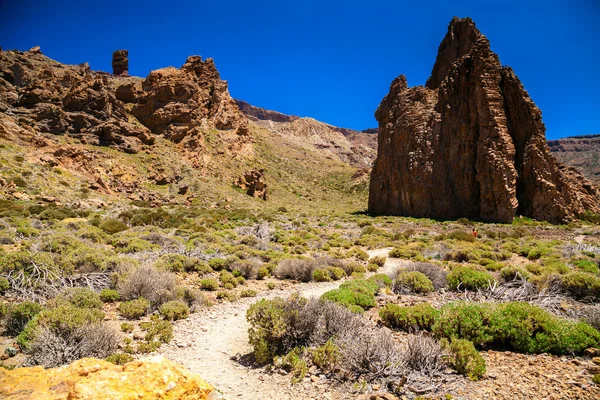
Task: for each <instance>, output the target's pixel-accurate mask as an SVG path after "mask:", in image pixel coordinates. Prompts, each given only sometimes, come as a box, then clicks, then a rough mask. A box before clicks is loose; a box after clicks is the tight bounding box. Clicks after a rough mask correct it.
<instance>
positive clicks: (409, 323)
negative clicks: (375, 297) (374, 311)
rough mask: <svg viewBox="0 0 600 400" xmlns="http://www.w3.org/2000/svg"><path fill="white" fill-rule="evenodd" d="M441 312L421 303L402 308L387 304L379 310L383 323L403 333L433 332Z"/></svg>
mask: <svg viewBox="0 0 600 400" xmlns="http://www.w3.org/2000/svg"><path fill="white" fill-rule="evenodd" d="M439 314H440V312H439V311H438V310H436V309H435V308H433V307H432V306H431V305H430V304H429V303H421V304H417V305H414V306H409V307H400V306H398V305H396V304H386V305H385V307H383V308H382V309H381V310H379V316H380V317H381V319H382V321H383V323H384V324H385V325H386V326H388V327H390V328H392V329H399V330H403V331H408V332H410V331H416V330H427V331H428V330H431V327H432V326H433V324H434V322H435V320H436V318H437V317H438V316H439Z"/></svg>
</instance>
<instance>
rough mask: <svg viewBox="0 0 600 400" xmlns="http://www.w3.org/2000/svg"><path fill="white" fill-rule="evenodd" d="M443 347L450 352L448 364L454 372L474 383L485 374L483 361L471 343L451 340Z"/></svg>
mask: <svg viewBox="0 0 600 400" xmlns="http://www.w3.org/2000/svg"><path fill="white" fill-rule="evenodd" d="M445 347H447V348H448V350H449V352H450V357H449V364H450V366H451V367H452V368H453V369H455V370H456V372H458V373H459V374H462V375H465V376H467V377H468V378H469V379H471V380H474V381H476V380H478V379H480V378H481V377H483V375H484V374H485V372H486V365H485V360H484V359H483V357H482V356H481V354H479V352H478V351H477V350H476V349H475V346H473V343H472V342H470V341H468V340H465V339H454V338H453V339H452V340H451V341H450V343H449V344H446V345H445Z"/></svg>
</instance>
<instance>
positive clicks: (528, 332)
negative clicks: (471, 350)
mask: <svg viewBox="0 0 600 400" xmlns="http://www.w3.org/2000/svg"><path fill="white" fill-rule="evenodd" d="M432 331H433V332H434V334H435V335H436V336H437V337H445V338H460V339H467V340H470V341H472V342H473V343H474V344H475V345H478V346H479V345H481V346H491V347H496V348H505V349H511V350H514V351H518V352H522V353H552V354H559V355H560V354H580V353H581V352H583V350H585V349H586V348H588V347H593V346H597V345H598V344H600V332H598V331H597V330H595V329H594V328H592V327H591V326H590V325H588V324H586V323H584V322H574V321H570V320H566V319H561V318H558V317H555V316H553V315H551V314H549V313H548V312H546V311H544V310H542V309H541V308H538V307H536V306H533V305H531V304H528V303H520V302H510V303H501V304H482V303H469V302H455V303H449V304H446V305H444V306H443V307H442V308H441V309H440V315H439V317H438V318H437V319H436V322H435V324H434V325H433V327H432Z"/></svg>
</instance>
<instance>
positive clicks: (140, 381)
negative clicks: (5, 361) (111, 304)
mask: <svg viewBox="0 0 600 400" xmlns="http://www.w3.org/2000/svg"><path fill="white" fill-rule="evenodd" d="M212 392H213V388H212V387H211V386H210V385H209V384H208V383H206V382H205V381H204V380H202V379H201V378H200V377H199V376H197V375H194V374H192V373H191V372H189V371H187V370H186V369H185V368H183V367H181V366H180V365H179V364H176V363H174V362H172V361H169V360H167V359H166V358H164V357H162V356H156V357H148V358H145V359H142V360H138V361H133V362H130V363H127V364H125V365H122V366H121V365H114V364H112V363H110V362H107V361H104V360H98V359H94V358H83V359H81V360H77V361H75V362H73V363H72V364H70V365H67V366H65V367H60V368H51V369H44V368H43V367H28V368H18V369H15V370H13V371H8V370H5V369H3V368H0V397H1V398H3V399H7V400H25V399H37V400H50V399H72V400H75V399H97V400H108V399H111V400H114V399H119V400H128V399H132V400H133V399H198V400H203V399H208V398H210V396H211V395H210V394H211V393H212Z"/></svg>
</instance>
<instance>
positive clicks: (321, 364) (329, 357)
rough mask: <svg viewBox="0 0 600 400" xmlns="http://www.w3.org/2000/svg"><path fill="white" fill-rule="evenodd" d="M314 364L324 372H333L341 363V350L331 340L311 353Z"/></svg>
mask: <svg viewBox="0 0 600 400" xmlns="http://www.w3.org/2000/svg"><path fill="white" fill-rule="evenodd" d="M311 359H312V362H313V364H314V365H315V366H316V367H317V368H319V369H320V370H321V371H324V372H331V371H333V370H334V369H335V368H336V367H337V365H338V364H339V362H340V349H339V347H338V346H337V345H336V344H335V343H334V341H333V340H332V339H331V338H330V339H329V340H327V342H325V344H324V345H322V346H319V347H317V348H316V349H314V350H313V351H312V352H311Z"/></svg>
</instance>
